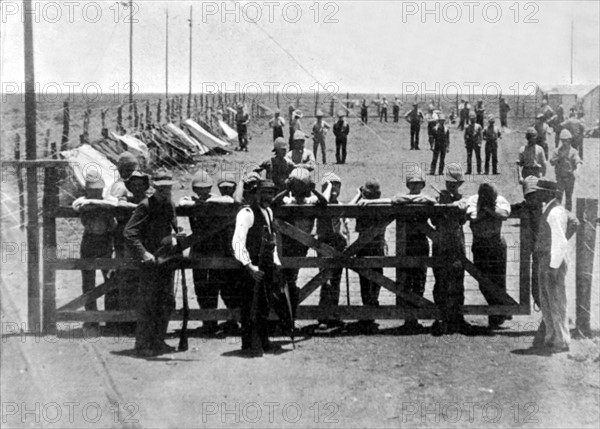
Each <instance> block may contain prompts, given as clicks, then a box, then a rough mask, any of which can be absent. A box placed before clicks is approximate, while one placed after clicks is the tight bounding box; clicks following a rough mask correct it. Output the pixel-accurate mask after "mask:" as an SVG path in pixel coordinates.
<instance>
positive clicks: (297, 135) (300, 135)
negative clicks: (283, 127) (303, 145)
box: [292, 130, 306, 141]
mask: <svg viewBox="0 0 600 429" xmlns="http://www.w3.org/2000/svg"><path fill="white" fill-rule="evenodd" d="M292 140H294V141H295V140H303V141H304V140H306V134H304V133H303V132H302V131H300V130H298V131H295V132H294V138H293V139H292Z"/></svg>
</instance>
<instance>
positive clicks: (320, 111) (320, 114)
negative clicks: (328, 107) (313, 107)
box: [315, 109, 323, 118]
mask: <svg viewBox="0 0 600 429" xmlns="http://www.w3.org/2000/svg"><path fill="white" fill-rule="evenodd" d="M315 116H316V117H317V118H318V117H319V116H323V111H322V110H321V109H319V110H317V112H316V113H315Z"/></svg>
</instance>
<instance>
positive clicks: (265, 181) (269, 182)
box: [258, 179, 276, 190]
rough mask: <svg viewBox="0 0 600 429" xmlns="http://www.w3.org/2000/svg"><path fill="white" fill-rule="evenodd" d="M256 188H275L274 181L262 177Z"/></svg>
mask: <svg viewBox="0 0 600 429" xmlns="http://www.w3.org/2000/svg"><path fill="white" fill-rule="evenodd" d="M258 189H259V190H260V189H276V186H275V182H273V181H272V180H271V179H262V180H260V181H259V182H258Z"/></svg>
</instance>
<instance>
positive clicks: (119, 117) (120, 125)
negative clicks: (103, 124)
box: [117, 106, 123, 135]
mask: <svg viewBox="0 0 600 429" xmlns="http://www.w3.org/2000/svg"><path fill="white" fill-rule="evenodd" d="M122 131H123V106H119V108H118V109H117V133H119V135H121V134H123V132H122Z"/></svg>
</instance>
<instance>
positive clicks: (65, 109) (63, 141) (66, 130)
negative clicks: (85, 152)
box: [60, 101, 71, 151]
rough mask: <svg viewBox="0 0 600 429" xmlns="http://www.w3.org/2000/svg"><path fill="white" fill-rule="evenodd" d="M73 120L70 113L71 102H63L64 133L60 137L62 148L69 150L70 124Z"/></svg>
mask: <svg viewBox="0 0 600 429" xmlns="http://www.w3.org/2000/svg"><path fill="white" fill-rule="evenodd" d="M70 122H71V115H70V114H69V102H68V101H65V102H64V103H63V133H62V138H61V139H60V150H61V151H63V150H67V143H68V142H69V124H70Z"/></svg>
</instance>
